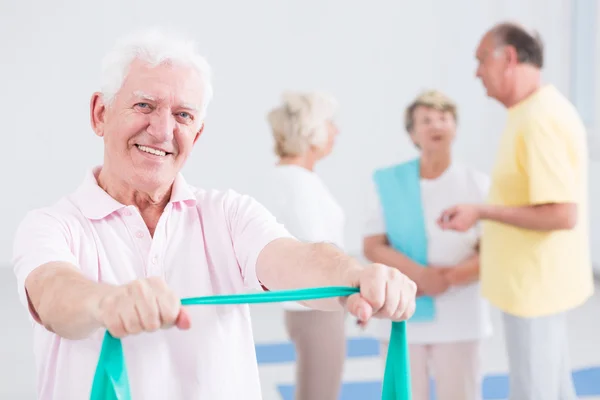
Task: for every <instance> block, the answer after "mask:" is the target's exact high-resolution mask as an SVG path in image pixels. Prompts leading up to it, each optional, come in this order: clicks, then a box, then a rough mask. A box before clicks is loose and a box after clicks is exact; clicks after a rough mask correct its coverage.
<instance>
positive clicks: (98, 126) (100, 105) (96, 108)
mask: <svg viewBox="0 0 600 400" xmlns="http://www.w3.org/2000/svg"><path fill="white" fill-rule="evenodd" d="M105 116H106V105H105V104H104V100H103V98H102V93H100V92H95V93H94V94H93V95H92V99H91V100H90V120H91V123H92V129H93V130H94V132H96V135H98V136H100V137H102V136H104V118H105Z"/></svg>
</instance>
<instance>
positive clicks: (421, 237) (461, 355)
mask: <svg viewBox="0 0 600 400" xmlns="http://www.w3.org/2000/svg"><path fill="white" fill-rule="evenodd" d="M457 118H458V114H457V109H456V105H455V103H454V102H453V101H452V100H451V99H450V98H448V97H447V96H445V95H444V94H442V93H440V92H438V91H427V92H424V93H422V94H421V95H420V96H418V97H417V98H416V99H415V100H414V101H413V102H412V103H411V104H410V105H409V106H408V107H407V109H406V113H405V127H406V131H407V132H408V134H409V136H410V138H411V140H412V141H413V143H414V144H415V146H416V147H417V149H418V150H419V154H418V156H417V157H416V158H414V159H411V160H408V161H403V162H401V163H398V164H397V165H392V166H389V167H386V168H382V169H380V170H378V171H376V172H375V174H374V175H373V178H374V183H375V184H374V185H373V186H374V190H373V191H372V192H373V196H372V197H373V201H372V208H371V210H370V212H369V213H368V217H367V223H366V227H365V233H364V253H365V256H366V257H367V258H368V259H369V260H370V261H373V262H379V263H382V264H387V265H390V266H393V267H395V268H398V269H399V270H400V271H402V272H404V273H405V274H406V275H408V276H409V277H410V278H411V279H413V280H414V281H415V282H416V283H417V287H418V292H417V295H419V298H417V310H416V312H415V315H414V316H413V317H412V318H411V319H410V320H409V321H408V325H407V332H408V342H409V346H410V361H411V379H412V391H413V393H412V395H413V399H414V400H428V399H429V398H430V393H429V391H430V380H431V379H433V380H434V381H435V387H436V392H437V393H436V394H437V397H436V398H437V399H439V400H454V399H461V400H479V399H480V398H481V397H480V396H481V379H482V371H481V359H480V358H481V342H482V340H483V339H484V338H486V337H488V336H489V335H490V334H491V333H492V327H491V321H490V315H489V310H488V305H487V303H486V302H485V301H484V300H483V298H482V297H481V295H480V294H479V283H478V278H479V255H478V246H479V238H480V232H479V229H478V228H473V229H470V230H469V231H467V232H451V231H444V230H442V229H441V228H440V227H439V225H438V223H437V222H438V218H439V216H440V215H441V213H442V211H443V210H445V209H447V208H448V207H450V206H451V205H452V204H460V203H480V202H482V201H484V199H485V197H486V196H487V191H488V186H489V179H488V177H487V176H486V175H484V174H482V173H481V172H479V171H477V170H475V169H474V168H472V167H470V166H467V165H464V164H462V163H459V162H458V161H456V160H455V159H454V158H453V157H452V143H453V142H454V138H455V136H456V122H457ZM372 326H373V327H374V328H375V330H376V331H377V332H376V334H377V335H378V336H380V338H381V341H382V348H383V351H382V354H383V355H386V352H387V347H388V341H389V335H390V324H389V323H386V322H385V321H376V322H375V323H373V324H372Z"/></svg>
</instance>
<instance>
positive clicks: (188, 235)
mask: <svg viewBox="0 0 600 400" xmlns="http://www.w3.org/2000/svg"><path fill="white" fill-rule="evenodd" d="M99 170H100V167H97V168H95V169H94V170H93V171H90V172H89V174H88V175H87V177H86V178H85V180H84V182H83V184H82V185H81V186H80V187H79V188H78V189H77V191H75V192H74V193H72V194H71V195H68V196H66V197H64V198H62V199H61V200H60V201H58V203H56V204H54V205H53V206H50V207H47V208H42V209H37V210H34V211H32V212H30V213H29V214H28V215H27V216H26V217H25V219H24V221H23V222H22V223H21V225H20V227H19V229H18V232H17V235H16V239H15V244H14V259H13V263H14V268H15V273H16V276H17V279H18V283H19V294H20V298H21V301H22V303H23V304H24V305H25V306H26V307H27V304H28V303H27V297H26V294H25V290H24V282H25V278H26V277H27V275H28V274H29V273H30V272H31V271H32V270H33V269H35V268H36V267H38V266H40V265H42V264H44V263H47V262H50V261H66V262H69V263H72V264H74V265H76V266H78V267H79V268H80V269H81V272H82V274H84V275H85V276H86V277H88V278H89V279H92V280H94V281H101V282H109V283H113V284H124V283H127V282H129V281H131V280H135V279H138V278H144V277H149V276H161V277H163V278H164V279H165V280H166V282H167V284H168V285H169V287H170V288H171V289H172V290H174V291H175V293H176V294H177V295H178V296H179V297H194V296H206V295H214V294H222V293H227V294H229V293H240V292H246V291H248V290H250V289H257V288H260V285H259V282H258V279H257V277H256V260H257V258H258V255H259V253H260V251H261V250H262V249H263V248H264V246H265V245H266V244H267V243H269V242H270V241H272V240H274V239H277V238H281V237H290V235H289V233H288V232H287V231H286V230H285V229H284V228H283V227H282V226H281V225H280V224H278V223H277V222H276V221H275V219H274V218H273V217H272V216H271V214H270V213H269V212H268V211H267V210H266V209H265V208H263V207H262V206H261V205H260V204H258V203H257V202H256V201H254V200H253V199H251V198H249V197H247V196H242V195H239V194H237V193H235V192H233V191H225V192H220V191H208V190H201V189H195V188H193V187H191V186H189V185H188V184H187V183H186V182H185V180H184V179H183V177H182V176H181V175H180V176H178V177H177V179H176V180H175V183H174V187H173V192H172V196H171V201H170V202H169V204H168V205H167V207H166V209H165V211H164V213H163V215H162V216H161V218H160V221H159V222H158V226H157V227H156V231H155V233H154V237H151V236H150V234H149V231H148V229H147V228H146V225H145V224H144V221H143V220H142V217H141V215H140V214H139V212H138V211H137V209H136V208H135V207H133V206H124V205H123V204H120V203H118V202H117V201H116V200H114V199H113V198H112V197H110V196H109V195H108V194H107V193H106V192H104V191H103V190H102V189H101V188H100V187H99V186H98V185H97V182H96V178H95V176H97V173H98V171H99ZM188 309H189V311H190V316H191V321H192V328H191V329H190V330H188V331H181V330H178V329H177V328H174V329H169V330H160V331H158V332H154V333H143V334H139V335H135V336H130V337H126V338H124V339H123V347H124V352H125V358H126V362H127V368H128V373H129V380H130V384H131V395H132V398H133V400H165V399H173V400H177V399H182V400H191V399H207V400H220V399H223V400H232V399H260V398H261V390H260V382H259V375H258V366H257V362H256V354H255V350H254V341H253V337H252V327H251V323H250V312H249V308H248V306H247V305H231V306H190V307H188ZM33 325H34V353H35V358H36V366H37V392H38V398H39V399H40V400H51V399H52V400H70V399H77V400H83V399H86V398H89V395H90V389H91V385H92V380H93V376H94V371H95V368H96V363H97V361H98V355H99V352H100V346H101V343H102V338H103V335H104V330H103V329H102V330H99V331H97V332H96V333H94V334H93V335H92V336H90V337H89V338H87V339H84V340H76V341H73V340H67V339H63V338H61V337H59V336H57V335H56V334H53V333H51V332H49V331H47V330H46V329H45V328H44V327H43V326H41V325H39V324H37V323H34V324H33Z"/></svg>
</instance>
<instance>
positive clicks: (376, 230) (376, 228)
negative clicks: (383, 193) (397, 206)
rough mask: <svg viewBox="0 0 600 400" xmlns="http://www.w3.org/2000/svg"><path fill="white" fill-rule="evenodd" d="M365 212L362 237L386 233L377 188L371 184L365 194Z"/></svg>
mask: <svg viewBox="0 0 600 400" xmlns="http://www.w3.org/2000/svg"><path fill="white" fill-rule="evenodd" d="M365 197H366V207H365V209H366V211H365V220H364V226H363V236H364V237H367V236H374V235H383V234H385V233H386V229H385V219H384V217H383V209H382V208H381V202H380V201H379V196H378V195H377V188H376V186H375V183H374V182H372V183H371V184H370V185H368V188H367V192H366V196H365Z"/></svg>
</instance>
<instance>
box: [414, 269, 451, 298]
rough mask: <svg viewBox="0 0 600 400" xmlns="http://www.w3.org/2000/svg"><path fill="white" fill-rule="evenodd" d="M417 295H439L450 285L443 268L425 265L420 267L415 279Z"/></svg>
mask: <svg viewBox="0 0 600 400" xmlns="http://www.w3.org/2000/svg"><path fill="white" fill-rule="evenodd" d="M416 283H417V290H418V293H419V295H425V296H439V295H440V294H442V293H444V292H445V291H446V290H448V288H449V287H450V282H449V281H448V279H447V278H446V275H445V273H444V269H443V268H436V267H427V268H421V271H420V272H419V276H418V278H417V279H416Z"/></svg>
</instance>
